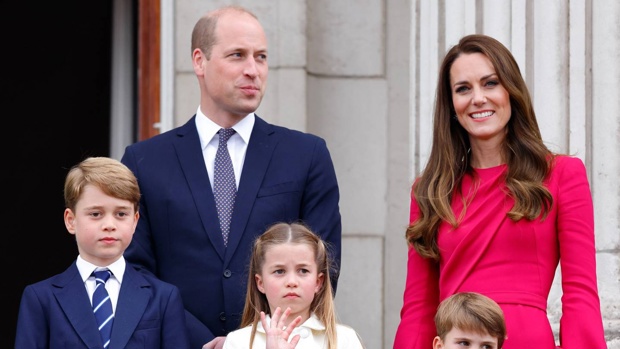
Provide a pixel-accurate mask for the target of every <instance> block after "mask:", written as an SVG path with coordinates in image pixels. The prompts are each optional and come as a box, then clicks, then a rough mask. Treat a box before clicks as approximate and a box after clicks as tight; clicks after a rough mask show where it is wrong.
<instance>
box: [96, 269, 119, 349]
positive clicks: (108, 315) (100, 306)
mask: <svg viewBox="0 0 620 349" xmlns="http://www.w3.org/2000/svg"><path fill="white" fill-rule="evenodd" d="M93 275H94V276H95V292H94V293H93V312H94V313H95V318H96V319H97V325H98V326H99V333H101V339H102V341H103V347H104V348H107V347H108V346H109V345H110V334H111V333H112V322H113V321H114V313H113V312H112V301H110V295H108V291H107V290H106V289H105V283H106V281H108V279H109V278H110V276H111V275H112V272H111V271H109V270H108V269H105V270H99V271H95V272H93Z"/></svg>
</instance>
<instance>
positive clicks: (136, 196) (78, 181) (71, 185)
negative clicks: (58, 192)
mask: <svg viewBox="0 0 620 349" xmlns="http://www.w3.org/2000/svg"><path fill="white" fill-rule="evenodd" d="M88 184H91V185H94V186H96V187H97V188H99V189H100V190H101V191H102V192H103V193H104V194H106V195H109V196H112V197H115V198H118V199H122V200H127V201H129V202H131V203H132V204H133V207H134V211H135V212H138V208H139V205H140V187H139V186H138V180H137V179H136V176H134V174H133V172H131V170H130V169H129V168H128V167H127V166H125V165H124V164H123V163H121V162H120V161H118V160H115V159H112V158H108V157H89V158H86V159H85V160H83V161H82V162H80V163H79V164H77V165H75V166H73V167H72V168H71V170H69V173H68V174H67V177H66V179H65V189H64V195H65V207H66V208H68V209H71V211H75V206H76V205H77V202H78V200H79V199H80V196H81V195H82V193H83V192H84V187H85V186H86V185H88Z"/></svg>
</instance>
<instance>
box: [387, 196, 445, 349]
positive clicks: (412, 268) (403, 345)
mask: <svg viewBox="0 0 620 349" xmlns="http://www.w3.org/2000/svg"><path fill="white" fill-rule="evenodd" d="M417 217H418V206H417V203H416V201H415V199H414V198H413V197H412V199H411V213H410V222H413V221H414V220H416V219H417ZM438 268H439V266H438V264H437V263H435V262H433V261H431V260H430V259H428V258H422V257H420V255H419V254H418V253H417V252H416V250H415V249H414V248H412V247H410V248H409V254H408V259H407V281H406V284H405V292H404V296H403V307H402V309H401V312H400V318H401V319H400V324H399V325H398V329H397V331H396V337H395V339H394V348H393V349H428V348H430V347H431V346H432V344H433V338H434V337H435V335H436V330H435V322H434V317H435V311H436V310H437V306H438V305H439V269H438Z"/></svg>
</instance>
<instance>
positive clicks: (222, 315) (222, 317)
mask: <svg viewBox="0 0 620 349" xmlns="http://www.w3.org/2000/svg"><path fill="white" fill-rule="evenodd" d="M220 321H222V322H224V321H226V313H224V312H221V313H220Z"/></svg>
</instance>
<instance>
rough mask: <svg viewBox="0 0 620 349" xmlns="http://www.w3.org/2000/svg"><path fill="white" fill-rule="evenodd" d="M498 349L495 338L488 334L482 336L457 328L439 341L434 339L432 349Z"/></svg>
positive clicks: (436, 338)
mask: <svg viewBox="0 0 620 349" xmlns="http://www.w3.org/2000/svg"><path fill="white" fill-rule="evenodd" d="M465 348H467V349H499V348H498V347H497V338H495V337H492V336H491V335H489V334H488V333H485V334H484V335H482V334H480V333H476V332H467V331H461V330H460V329H458V328H453V329H451V330H450V331H449V332H448V333H446V338H445V339H444V340H441V338H439V337H435V339H434V340H433V349H465Z"/></svg>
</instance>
